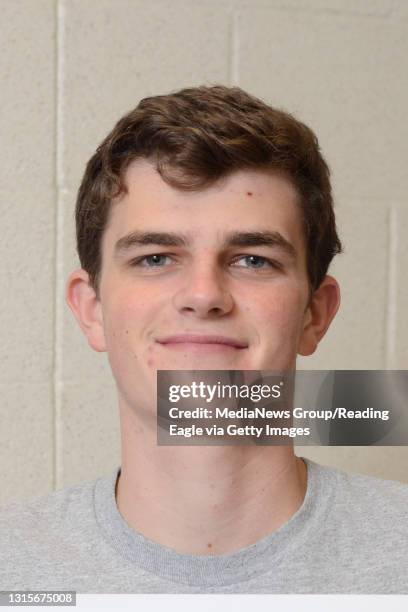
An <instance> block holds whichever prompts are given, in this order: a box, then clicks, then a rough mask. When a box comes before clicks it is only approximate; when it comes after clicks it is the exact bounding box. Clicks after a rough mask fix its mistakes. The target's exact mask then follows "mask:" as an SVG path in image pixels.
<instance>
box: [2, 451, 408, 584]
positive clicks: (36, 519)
mask: <svg viewBox="0 0 408 612" xmlns="http://www.w3.org/2000/svg"><path fill="white" fill-rule="evenodd" d="M305 462H306V465H307V470H308V484H307V491H306V495H305V499H304V501H303V504H302V506H301V507H300V508H299V510H298V511H297V512H296V513H295V514H294V515H293V516H292V518H291V519H290V520H289V521H288V522H287V523H285V524H284V525H283V526H282V527H281V528H280V529H278V530H277V531H275V532H273V533H271V534H270V535H268V536H266V537H265V538H262V539H261V540H259V541H258V542H256V543H255V544H252V545H251V546H248V547H246V548H243V549H240V550H238V551H236V552H234V553H231V554H227V555H220V556H217V555H213V556H205V555H203V556H200V555H185V554H179V553H176V552H175V551H174V550H171V549H170V548H166V547H164V546H161V545H160V544H158V543H156V542H153V541H151V540H148V539H146V538H145V537H144V536H143V535H142V534H140V533H137V532H136V531H134V530H133V529H131V528H130V527H129V526H128V525H127V523H126V522H125V521H124V519H123V518H122V516H121V514H120V513H119V511H118V509H117V506H116V501H115V493H114V491H115V484H116V479H117V476H118V473H119V470H120V468H117V469H115V471H114V472H113V474H112V476H111V477H108V478H99V479H97V480H96V481H92V482H85V483H83V484H80V485H77V486H74V487H69V488H66V489H62V490H60V491H57V492H55V493H51V494H49V495H47V496H45V497H40V498H37V499H35V500H32V501H31V502H29V503H14V504H11V505H9V506H8V507H7V508H5V509H2V510H1V511H0V590H54V589H55V590H60V589H61V590H62V589H65V590H75V591H77V592H79V593H408V485H405V484H401V483H398V482H394V481H388V480H387V481H386V480H379V479H376V478H372V477H368V476H361V475H351V476H350V475H348V474H346V473H344V472H342V471H340V470H336V469H332V468H328V467H324V466H321V465H319V464H317V463H315V462H313V461H310V460H308V459H305Z"/></svg>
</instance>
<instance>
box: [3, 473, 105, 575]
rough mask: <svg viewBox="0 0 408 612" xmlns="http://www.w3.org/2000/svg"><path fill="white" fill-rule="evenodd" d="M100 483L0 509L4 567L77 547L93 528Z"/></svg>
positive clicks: (66, 489)
mask: <svg viewBox="0 0 408 612" xmlns="http://www.w3.org/2000/svg"><path fill="white" fill-rule="evenodd" d="M96 482H97V480H92V481H86V482H83V483H81V484H79V485H75V486H71V487H67V488H64V489H61V490H59V491H55V492H53V493H49V494H48V495H45V496H42V497H36V498H34V499H32V500H30V501H28V502H13V503H11V504H9V505H7V506H3V507H1V508H0V559H1V562H2V563H3V564H5V563H7V562H8V563H10V562H11V561H14V562H17V561H18V560H19V559H20V558H21V560H27V558H30V559H31V560H32V561H35V559H37V558H38V559H40V558H41V557H42V556H43V555H44V554H45V551H47V550H50V549H54V550H57V549H58V548H59V547H60V546H61V547H62V546H63V545H64V546H66V543H67V541H68V542H70V543H72V545H74V546H75V539H76V538H78V539H79V538H80V537H81V533H83V532H84V530H86V529H87V527H88V528H89V529H91V528H92V526H93V524H94V522H95V519H94V511H93V495H94V493H93V492H94V488H95V483H96Z"/></svg>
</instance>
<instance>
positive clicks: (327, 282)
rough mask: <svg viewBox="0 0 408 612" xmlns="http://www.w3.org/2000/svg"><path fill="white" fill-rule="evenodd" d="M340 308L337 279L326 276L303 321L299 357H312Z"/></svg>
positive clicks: (314, 294) (312, 298) (314, 295)
mask: <svg viewBox="0 0 408 612" xmlns="http://www.w3.org/2000/svg"><path fill="white" fill-rule="evenodd" d="M339 306H340V288H339V285H338V283H337V281H336V279H335V278H333V277H332V276H325V277H324V279H323V281H322V282H321V284H320V285H319V287H318V288H317V289H316V291H315V292H314V293H313V295H312V297H311V299H310V303H309V305H308V307H307V309H306V312H305V315H304V319H303V331H302V334H301V337H300V340H299V345H298V353H299V355H305V356H306V355H312V353H314V352H315V350H316V348H317V345H318V344H319V342H320V340H321V339H322V338H323V336H324V334H325V333H326V331H327V330H328V328H329V325H330V323H331V322H332V320H333V318H334V316H335V314H336V312H337V311H338V309H339Z"/></svg>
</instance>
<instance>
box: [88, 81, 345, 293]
mask: <svg viewBox="0 0 408 612" xmlns="http://www.w3.org/2000/svg"><path fill="white" fill-rule="evenodd" d="M136 159H148V160H150V161H151V162H152V163H154V164H155V167H156V168H157V171H158V172H159V173H160V175H161V177H162V179H163V180H164V181H165V182H167V183H168V184H169V185H171V186H173V187H176V188H177V189H180V190H185V191H190V192H192V191H199V190H203V189H205V188H207V187H209V186H210V185H213V184H214V183H215V182H216V181H217V180H219V179H220V178H222V177H225V176H227V175H229V174H231V173H232V172H234V171H237V170H249V169H256V170H261V169H264V170H265V171H270V172H273V173H275V174H276V173H279V174H281V175H283V176H286V177H287V179H288V180H289V181H290V182H291V183H292V184H293V186H294V187H295V188H296V190H297V193H298V201H299V214H300V215H301V220H302V226H303V232H304V236H305V243H306V260H307V271H308V277H309V282H310V287H311V290H314V289H316V288H317V287H318V286H319V284H320V282H321V281H322V280H323V278H324V276H325V274H326V272H327V270H328V266H329V264H330V262H331V260H332V258H333V257H334V255H335V254H336V253H338V252H340V250H341V245H340V241H339V238H338V236H337V232H336V226H335V218H334V213H333V204H332V194H331V186H330V179H329V169H328V167H327V164H326V162H325V160H324V159H323V157H322V155H321V153H320V151H319V146H318V142H317V139H316V137H315V135H314V134H313V132H312V131H311V130H310V129H309V128H308V127H307V126H306V125H304V124H303V123H301V122H299V121H297V120H296V119H295V118H294V117H292V116H291V115H289V114H288V113H285V112H283V111H280V110H277V109H274V108H272V107H270V106H268V105H267V104H265V103H264V102H262V101H261V100H259V99H257V98H255V97H253V96H251V95H249V94H247V93H246V92H244V91H243V90H242V89H240V88H238V87H231V88H230V87H225V86H222V85H218V86H213V87H196V88H189V89H183V90H181V91H179V92H177V93H174V94H169V95H162V96H154V97H150V98H145V99H143V100H141V102H140V103H139V104H138V106H137V107H136V108H135V109H134V110H133V111H131V112H130V113H128V114H127V115H125V116H124V117H123V118H122V119H121V120H120V121H119V122H118V123H117V124H116V126H115V127H114V129H113V130H112V131H111V132H110V134H109V135H108V136H107V137H106V138H105V140H104V141H103V142H102V144H101V145H100V146H99V147H98V149H97V151H96V152H95V154H94V155H93V156H92V157H91V159H90V160H89V162H88V165H87V168H86V171H85V174H84V177H83V180H82V183H81V186H80V189H79V193H78V199H77V207H76V227H77V248H78V254H79V259H80V262H81V265H82V267H83V268H84V269H85V270H86V271H87V272H88V273H89V277H90V282H91V284H92V286H93V287H94V288H95V290H96V291H97V292H98V289H99V277H100V272H101V261H102V254H101V242H102V237H103V234H104V231H105V228H106V226H107V223H108V221H109V216H110V212H111V210H112V207H113V206H114V201H115V198H116V197H117V196H119V195H120V194H121V193H124V192H125V191H126V184H125V180H124V177H125V173H126V169H127V168H128V166H129V164H130V163H131V162H132V161H134V160H136Z"/></svg>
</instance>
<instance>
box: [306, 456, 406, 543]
mask: <svg viewBox="0 0 408 612" xmlns="http://www.w3.org/2000/svg"><path fill="white" fill-rule="evenodd" d="M311 463H312V464H313V465H312V467H313V469H314V470H315V473H316V480H317V483H319V482H325V483H326V490H327V491H328V492H330V497H331V502H330V503H329V506H328V512H329V514H330V515H332V516H334V517H335V518H336V519H337V520H339V521H340V520H341V519H343V521H345V522H348V524H351V523H353V522H354V523H360V524H361V527H362V528H364V530H367V529H369V528H370V527H371V528H372V529H375V530H376V531H377V532H378V531H387V532H388V533H390V532H392V531H394V532H395V531H397V532H399V533H400V534H401V535H402V534H407V535H408V484H405V483H402V482H398V481H395V480H383V479H381V478H376V477H374V476H366V475H364V474H358V473H347V472H345V471H343V470H340V469H337V468H331V467H327V466H324V465H320V464H317V463H314V462H311Z"/></svg>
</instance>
